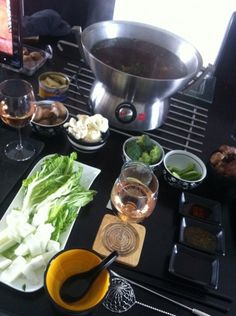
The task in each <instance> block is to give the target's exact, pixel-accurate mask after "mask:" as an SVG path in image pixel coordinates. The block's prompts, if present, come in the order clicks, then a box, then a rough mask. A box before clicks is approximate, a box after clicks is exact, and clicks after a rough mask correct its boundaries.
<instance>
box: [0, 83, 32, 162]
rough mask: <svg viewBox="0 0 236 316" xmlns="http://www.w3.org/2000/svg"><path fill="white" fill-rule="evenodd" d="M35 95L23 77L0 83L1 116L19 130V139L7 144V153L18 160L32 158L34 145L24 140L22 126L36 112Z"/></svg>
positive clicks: (5, 121)
mask: <svg viewBox="0 0 236 316" xmlns="http://www.w3.org/2000/svg"><path fill="white" fill-rule="evenodd" d="M35 107H36V105H35V96H34V92H33V88H32V86H31V84H30V83H29V82H27V81H25V80H21V79H8V80H5V81H3V82H1V83H0V117H1V119H2V121H3V122H4V123H5V124H7V125H9V126H11V127H14V128H16V129H17V130H18V135H19V138H18V141H13V142H11V143H9V144H7V145H6V147H5V154H6V156H7V157H8V158H10V159H13V160H16V161H24V160H28V159H30V158H31V157H32V156H33V155H34V152H35V149H34V147H33V146H32V145H31V144H30V143H28V142H26V141H23V140H22V137H21V128H22V127H24V126H25V125H27V124H28V123H29V122H30V120H31V118H32V116H33V114H34V112H35Z"/></svg>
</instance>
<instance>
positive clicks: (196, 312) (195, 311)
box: [111, 271, 211, 316]
mask: <svg viewBox="0 0 236 316" xmlns="http://www.w3.org/2000/svg"><path fill="white" fill-rule="evenodd" d="M111 273H112V275H114V276H115V277H118V278H121V279H122V280H125V281H127V282H129V283H131V284H133V285H135V286H137V287H139V288H141V289H143V290H145V291H147V292H149V293H152V294H154V295H157V296H159V297H161V298H163V299H165V300H167V301H169V302H171V303H173V304H176V305H178V306H180V307H182V308H184V309H186V310H188V311H190V312H191V313H192V314H194V315H198V316H211V315H210V314H207V313H205V312H202V311H201V310H199V309H197V308H192V307H189V306H187V305H185V304H182V303H180V302H178V301H176V300H173V299H171V298H169V297H168V296H165V295H163V294H161V293H158V292H157V291H153V290H152V289H149V288H148V287H146V286H143V285H142V284H140V283H137V282H135V281H133V280H130V279H128V278H125V277H123V276H121V275H119V274H118V273H116V272H114V271H111ZM167 315H168V314H167Z"/></svg>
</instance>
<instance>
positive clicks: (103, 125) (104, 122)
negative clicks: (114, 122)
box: [90, 114, 109, 133]
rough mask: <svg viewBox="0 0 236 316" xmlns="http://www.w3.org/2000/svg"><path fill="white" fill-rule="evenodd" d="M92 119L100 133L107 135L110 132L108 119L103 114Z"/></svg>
mask: <svg viewBox="0 0 236 316" xmlns="http://www.w3.org/2000/svg"><path fill="white" fill-rule="evenodd" d="M90 119H91V122H93V124H94V125H95V126H96V128H97V129H98V130H99V131H100V132H102V133H105V132H106V131H107V130H108V127H109V126H108V119H107V118H105V117H103V116H102V115H101V114H95V115H93V116H91V117H90Z"/></svg>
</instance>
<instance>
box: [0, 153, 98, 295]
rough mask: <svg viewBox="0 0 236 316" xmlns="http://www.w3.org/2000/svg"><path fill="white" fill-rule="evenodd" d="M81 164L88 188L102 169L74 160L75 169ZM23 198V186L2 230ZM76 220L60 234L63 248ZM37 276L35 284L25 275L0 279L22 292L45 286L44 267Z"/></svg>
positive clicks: (82, 178) (9, 209) (4, 221)
mask: <svg viewBox="0 0 236 316" xmlns="http://www.w3.org/2000/svg"><path fill="white" fill-rule="evenodd" d="M51 156H52V155H48V156H45V157H44V158H42V159H41V160H40V161H39V162H38V163H37V164H36V165H35V166H34V168H33V169H32V171H31V172H30V174H29V176H30V175H32V174H33V173H35V172H36V171H39V170H40V169H41V166H42V163H43V161H44V160H45V159H47V158H49V157H51ZM79 166H82V167H83V173H82V176H81V182H80V183H81V185H82V186H83V187H85V188H86V189H89V188H90V186H91V185H92V183H93V181H94V180H95V179H96V177H97V176H98V175H99V173H100V172H101V170H100V169H97V168H94V167H91V166H88V165H85V164H83V163H80V162H78V161H75V162H74V170H78V168H79ZM22 200H23V189H22V188H21V189H20V190H19V191H18V193H17V194H16V196H15V198H14V199H13V201H12V202H11V204H10V206H9V207H8V209H7V210H6V212H5V214H4V215H3V217H2V219H1V221H0V231H2V230H3V229H4V228H6V216H7V215H8V214H9V213H10V211H11V210H12V209H13V208H17V207H21V204H22ZM74 223H75V221H74V222H73V223H71V225H70V226H69V227H68V229H67V230H66V231H65V232H64V233H63V234H61V236H60V239H59V241H60V244H61V250H62V249H64V247H65V245H66V242H67V240H68V238H69V235H70V232H71V230H72V228H73V225H74ZM37 276H38V278H39V280H40V281H39V283H37V284H36V285H35V284H30V283H29V282H27V280H26V279H25V278H24V277H19V278H17V279H16V280H15V281H14V282H12V283H7V282H3V281H2V280H1V273H0V281H1V282H2V283H4V284H6V285H8V286H10V287H12V288H14V289H16V290H18V291H21V292H33V291H36V290H38V289H40V288H41V287H42V286H43V277H44V269H43V268H42V269H39V270H38V271H37Z"/></svg>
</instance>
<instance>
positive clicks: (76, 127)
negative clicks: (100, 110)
mask: <svg viewBox="0 0 236 316" xmlns="http://www.w3.org/2000/svg"><path fill="white" fill-rule="evenodd" d="M76 118H77V119H75V118H71V119H70V120H69V122H68V123H65V124H64V127H65V128H67V131H68V133H69V134H70V135H73V136H74V137H75V138H76V139H82V140H84V141H87V142H90V143H94V142H97V141H100V140H101V138H102V134H101V133H105V132H106V131H107V130H108V128H109V126H108V120H107V119H106V118H104V117H103V116H102V115H101V114H95V115H92V116H89V115H86V114H78V115H77V116H76Z"/></svg>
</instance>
